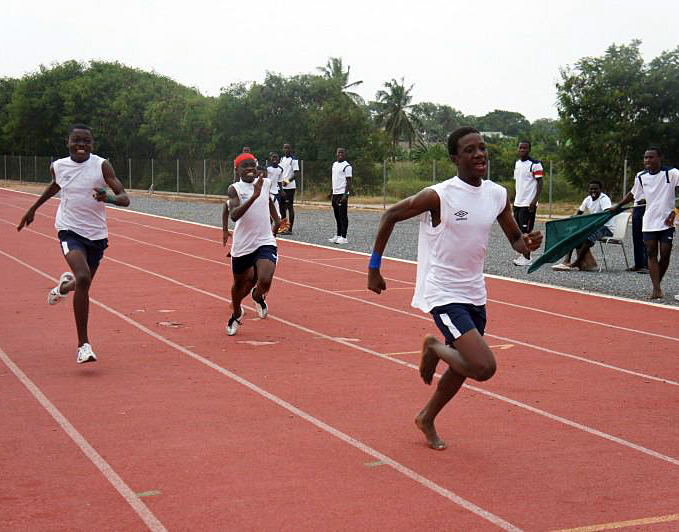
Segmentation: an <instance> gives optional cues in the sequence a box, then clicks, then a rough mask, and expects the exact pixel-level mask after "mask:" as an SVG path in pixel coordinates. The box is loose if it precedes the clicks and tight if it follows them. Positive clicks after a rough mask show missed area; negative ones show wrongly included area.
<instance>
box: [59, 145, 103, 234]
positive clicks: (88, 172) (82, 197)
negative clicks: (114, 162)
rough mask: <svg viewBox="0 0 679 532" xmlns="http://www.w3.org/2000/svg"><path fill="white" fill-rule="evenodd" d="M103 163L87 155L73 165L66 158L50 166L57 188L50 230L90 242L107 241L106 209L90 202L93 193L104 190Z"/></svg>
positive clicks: (71, 160) (100, 159) (100, 204)
mask: <svg viewBox="0 0 679 532" xmlns="http://www.w3.org/2000/svg"><path fill="white" fill-rule="evenodd" d="M105 160H106V159H102V158H101V157H99V156H98V155H94V154H90V157H89V159H87V160H86V161H84V162H82V163H77V162H75V161H74V160H73V159H71V158H70V157H64V158H63V159H57V160H56V161H54V162H53V163H52V168H53V169H54V177H55V181H56V183H57V185H59V186H60V187H61V203H60V204H59V209H58V210H57V217H56V219H55V221H54V227H56V229H57V231H61V230H70V231H73V232H74V233H77V234H79V235H80V236H83V237H85V238H88V239H90V240H101V239H103V238H108V225H107V223H106V206H105V204H104V202H103V201H97V200H95V199H94V197H93V194H94V189H95V188H98V187H106V181H104V174H103V172H102V169H101V167H102V165H103V164H104V161H105Z"/></svg>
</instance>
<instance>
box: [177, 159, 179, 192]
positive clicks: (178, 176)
mask: <svg viewBox="0 0 679 532" xmlns="http://www.w3.org/2000/svg"><path fill="white" fill-rule="evenodd" d="M177 193H179V159H177Z"/></svg>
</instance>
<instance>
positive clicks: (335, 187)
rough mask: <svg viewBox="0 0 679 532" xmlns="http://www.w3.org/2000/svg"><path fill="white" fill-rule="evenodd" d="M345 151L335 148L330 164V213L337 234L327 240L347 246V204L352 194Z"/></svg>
mask: <svg viewBox="0 0 679 532" xmlns="http://www.w3.org/2000/svg"><path fill="white" fill-rule="evenodd" d="M345 157H346V150H345V149H344V148H337V160H336V161H335V162H334V163H332V212H333V213H334V215H335V222H336V223H337V234H336V235H335V236H334V237H332V238H330V239H328V240H329V241H330V242H333V243H335V244H348V243H349V241H348V240H347V229H348V227H349V213H348V203H349V195H350V194H351V193H352V187H351V180H352V168H351V164H350V163H349V161H347V160H346V159H345Z"/></svg>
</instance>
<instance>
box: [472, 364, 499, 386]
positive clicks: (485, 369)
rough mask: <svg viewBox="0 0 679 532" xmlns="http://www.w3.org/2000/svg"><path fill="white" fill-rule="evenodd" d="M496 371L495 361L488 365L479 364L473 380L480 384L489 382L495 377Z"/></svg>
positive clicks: (474, 370) (474, 369) (474, 371)
mask: <svg viewBox="0 0 679 532" xmlns="http://www.w3.org/2000/svg"><path fill="white" fill-rule="evenodd" d="M496 370H497V365H496V364H495V360H490V361H488V362H486V363H483V364H478V365H477V366H476V367H474V368H473V373H474V376H473V379H474V380H476V381H479V382H482V381H487V380H488V379H490V378H491V377H492V376H493V375H495V371H496Z"/></svg>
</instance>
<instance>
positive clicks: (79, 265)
mask: <svg viewBox="0 0 679 532" xmlns="http://www.w3.org/2000/svg"><path fill="white" fill-rule="evenodd" d="M93 144H94V136H93V134H92V129H91V128H89V127H88V126H86V125H84V124H75V125H74V126H72V127H71V129H70V130H69V132H68V141H67V145H68V151H69V154H70V155H69V157H64V158H63V159H58V160H56V161H54V162H53V163H52V164H51V166H50V175H51V176H52V182H51V183H50V184H49V185H48V186H47V188H46V189H45V190H44V192H43V193H42V195H41V196H40V197H39V198H38V200H37V201H36V202H35V203H34V204H33V205H32V206H31V207H30V208H29V209H28V211H27V212H26V214H24V216H23V217H22V218H21V222H20V223H19V226H18V227H17V230H18V231H20V230H21V229H22V228H23V227H25V226H27V225H29V224H30V223H31V222H32V221H33V218H34V216H35V211H36V210H38V207H40V206H41V205H42V204H43V203H45V202H46V201H47V200H48V199H50V198H51V197H52V196H54V195H55V194H56V193H57V192H61V203H60V204H59V209H58V210H57V216H56V219H55V223H54V226H55V228H56V229H57V231H58V236H59V243H60V246H61V251H62V253H63V255H64V258H65V259H66V262H67V264H68V266H69V267H70V268H71V272H72V273H71V272H64V273H63V274H61V277H60V278H59V283H58V284H57V285H56V286H55V287H54V288H52V289H51V290H50V291H49V294H48V295H47V303H49V304H50V305H55V304H56V303H58V302H59V301H61V300H62V299H64V298H65V297H66V296H67V295H68V293H69V292H74V295H73V311H74V314H75V323H76V329H77V331H78V351H77V354H76V362H77V363H78V364H82V363H85V362H94V361H96V360H97V357H96V355H95V354H94V351H93V350H92V346H91V344H90V341H89V337H88V333H87V322H88V318H89V302H90V295H89V290H90V285H91V284H92V279H94V275H95V274H96V272H97V269H98V268H99V263H100V261H101V259H102V258H103V256H104V250H105V249H106V248H107V247H108V224H107V222H106V207H105V204H106V203H111V204H113V205H119V206H123V207H127V206H128V205H129V204H130V199H129V198H128V196H127V194H126V193H125V189H124V188H123V185H122V183H121V182H120V181H119V180H118V178H117V177H116V175H115V172H114V171H113V166H111V163H110V162H108V161H107V160H106V159H103V158H101V157H99V156H98V155H95V154H93V153H92V146H93ZM106 187H109V188H110V189H111V190H112V191H113V194H111V193H109V192H107V191H106Z"/></svg>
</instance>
